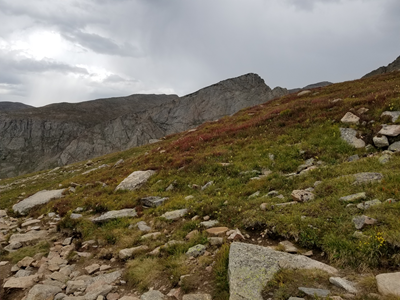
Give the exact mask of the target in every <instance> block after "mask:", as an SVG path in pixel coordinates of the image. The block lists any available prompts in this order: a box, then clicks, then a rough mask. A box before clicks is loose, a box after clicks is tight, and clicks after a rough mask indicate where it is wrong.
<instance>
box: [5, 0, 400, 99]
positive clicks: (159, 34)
mask: <svg viewBox="0 0 400 300" xmlns="http://www.w3.org/2000/svg"><path fill="white" fill-rule="evenodd" d="M399 15H400V2H399V1H398V0H346V1H345V0H283V1H282V0H252V1H244V0H219V1H201V0H191V1H186V0H170V1H165V0H151V1H149V0H79V1H78V0H71V1H51V0H33V1H28V2H27V1H25V0H0V19H2V20H4V22H3V23H4V26H2V27H1V28H0V68H1V69H2V70H3V68H4V70H5V69H7V70H8V71H7V75H3V76H2V77H0V82H3V84H9V85H10V84H12V85H13V87H17V88H18V87H20V88H21V89H23V90H25V91H27V92H26V98H24V97H22V96H21V97H19V98H18V99H20V101H25V102H28V104H29V101H33V102H31V103H48V102H51V101H54V99H57V97H58V96H57V97H53V96H52V93H54V94H56V93H59V92H57V90H56V89H55V88H54V91H50V90H47V92H46V93H45V92H42V91H40V90H39V89H40V88H41V86H45V85H44V84H41V83H42V82H44V81H49V80H50V81H51V84H52V85H53V86H55V87H57V88H58V89H62V92H63V93H66V94H68V95H67V96H66V99H63V100H64V101H66V100H68V101H78V100H88V99H90V98H91V97H97V98H99V97H105V96H115V95H123V94H133V93H139V92H140V93H146V92H149V93H157V92H158V93H163V92H168V93H178V94H180V95H183V94H187V93H191V92H193V91H195V90H197V89H200V88H202V87H204V86H206V85H209V84H212V83H215V82H217V81H219V80H223V79H226V78H230V77H234V76H238V75H241V74H244V73H248V72H255V73H258V74H259V75H260V76H261V77H263V78H264V79H265V81H266V83H267V84H268V85H270V86H271V87H274V86H277V85H279V86H284V87H288V88H292V87H299V86H305V85H307V84H310V83H314V82H317V81H323V80H329V81H333V82H338V81H345V80H351V79H355V78H359V77H361V76H362V75H364V74H365V73H367V72H369V71H371V70H372V69H374V68H377V67H379V66H381V65H387V64H388V63H389V62H391V61H392V60H394V59H395V58H396V57H397V56H398V55H399V54H400V53H399V49H400V40H399V39H398V29H399V28H400V19H399V18H398V16H399ZM44 31H46V32H53V33H54V34H56V35H58V36H59V37H60V40H61V41H60V42H59V43H60V45H59V46H57V47H56V46H54V45H52V43H53V41H46V40H44V41H41V42H43V43H44V44H45V45H44V46H48V47H49V48H52V47H54V51H49V52H48V53H49V54H48V58H40V59H38V58H34V59H33V58H32V59H31V58H27V57H25V58H24V59H19V60H16V59H15V57H12V56H7V57H6V56H4V55H3V56H2V54H1V53H2V52H1V49H6V50H7V51H14V50H15V49H17V50H15V51H19V50H18V49H19V48H18V47H19V46H18V45H19V44H20V43H22V42H26V43H28V44H29V43H30V42H31V41H30V38H31V36H32V35H33V34H36V35H38V34H39V35H40V33H41V32H44ZM2 43H3V46H2ZM4 45H5V46H4ZM39 48H40V47H39ZM10 49H11V50H10ZM21 51H22V50H21ZM23 51H25V52H28V53H29V51H30V47H29V45H28V46H27V47H26V49H25V48H24V50H23ZM46 53H47V52H46ZM46 55H47V54H46ZM33 74H34V76H35V78H33V77H32V75H33ZM49 74H56V75H54V76H51V77H50V75H49ZM77 77H78V78H79V80H76V78H77ZM57 80H60V81H61V83H59V82H58V81H57ZM68 88H70V89H71V91H70V92H68V90H67V89H68ZM4 89H6V87H2V88H1V90H4ZM14 92H15V89H14V90H11V88H10V90H9V93H8V94H7V97H9V96H10V95H13V93H14ZM57 95H58V94H57ZM102 95H103V96H102ZM0 100H6V99H5V96H4V93H3V94H1V93H0Z"/></svg>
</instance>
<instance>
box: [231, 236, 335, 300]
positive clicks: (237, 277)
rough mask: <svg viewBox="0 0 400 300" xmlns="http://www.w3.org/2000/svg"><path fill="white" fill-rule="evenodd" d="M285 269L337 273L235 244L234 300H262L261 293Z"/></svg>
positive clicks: (302, 260)
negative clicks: (276, 274) (277, 273)
mask: <svg viewBox="0 0 400 300" xmlns="http://www.w3.org/2000/svg"><path fill="white" fill-rule="evenodd" d="M281 268H290V269H320V270H323V271H325V272H328V273H330V274H336V273H337V270H336V269H335V268H333V267H331V266H328V265H326V264H324V263H321V262H319V261H316V260H313V259H311V258H308V257H305V256H302V255H293V254H289V253H285V252H279V251H275V250H272V249H269V248H266V247H262V246H257V245H252V244H245V243H239V242H235V243H232V244H231V248H230V251H229V267H228V273H229V286H230V298H229V299H230V300H262V299H263V298H262V296H261V291H262V289H263V288H264V287H265V285H266V284H267V283H268V281H269V280H270V279H272V277H273V276H274V274H275V273H276V272H278V271H279V270H280V269H281Z"/></svg>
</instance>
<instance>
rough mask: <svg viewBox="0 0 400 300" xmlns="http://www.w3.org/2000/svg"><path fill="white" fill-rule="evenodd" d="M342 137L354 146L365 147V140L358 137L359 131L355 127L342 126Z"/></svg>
mask: <svg viewBox="0 0 400 300" xmlns="http://www.w3.org/2000/svg"><path fill="white" fill-rule="evenodd" d="M340 136H341V138H342V139H343V140H344V141H345V142H347V143H348V144H349V145H351V146H353V147H354V148H357V149H358V148H364V147H365V142H364V141H363V140H362V139H359V138H357V131H356V130H354V129H353V128H340Z"/></svg>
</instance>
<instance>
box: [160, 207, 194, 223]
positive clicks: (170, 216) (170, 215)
mask: <svg viewBox="0 0 400 300" xmlns="http://www.w3.org/2000/svg"><path fill="white" fill-rule="evenodd" d="M187 212H188V210H187V209H186V208H184V209H178V210H174V211H169V212H166V213H165V214H163V215H162V216H161V217H163V218H165V219H167V220H176V219H179V218H182V217H183V216H184V215H186V214H187Z"/></svg>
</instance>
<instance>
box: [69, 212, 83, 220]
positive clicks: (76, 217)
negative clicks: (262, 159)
mask: <svg viewBox="0 0 400 300" xmlns="http://www.w3.org/2000/svg"><path fill="white" fill-rule="evenodd" d="M69 217H70V218H71V219H72V220H77V219H80V218H82V217H83V216H82V215H81V214H75V213H72V214H70V216H69Z"/></svg>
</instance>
